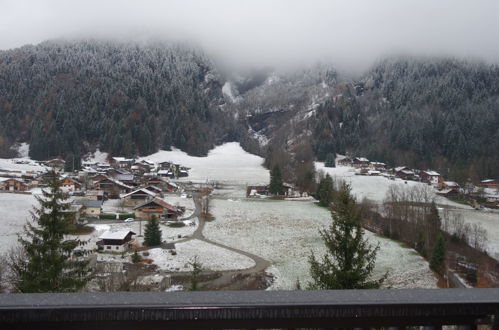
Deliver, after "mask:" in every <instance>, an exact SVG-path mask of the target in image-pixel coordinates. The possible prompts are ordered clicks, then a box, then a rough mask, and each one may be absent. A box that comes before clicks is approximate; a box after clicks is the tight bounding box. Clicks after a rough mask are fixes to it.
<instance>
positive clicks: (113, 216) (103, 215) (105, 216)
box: [99, 213, 116, 220]
mask: <svg viewBox="0 0 499 330" xmlns="http://www.w3.org/2000/svg"><path fill="white" fill-rule="evenodd" d="M99 219H108V220H114V219H116V214H114V213H101V214H100V215H99Z"/></svg>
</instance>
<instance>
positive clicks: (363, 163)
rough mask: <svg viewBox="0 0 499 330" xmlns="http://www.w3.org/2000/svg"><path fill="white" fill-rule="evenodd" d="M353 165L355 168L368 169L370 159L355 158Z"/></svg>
mask: <svg viewBox="0 0 499 330" xmlns="http://www.w3.org/2000/svg"><path fill="white" fill-rule="evenodd" d="M352 165H353V167H356V168H361V167H368V166H369V159H367V158H364V157H355V158H354V159H353V160H352Z"/></svg>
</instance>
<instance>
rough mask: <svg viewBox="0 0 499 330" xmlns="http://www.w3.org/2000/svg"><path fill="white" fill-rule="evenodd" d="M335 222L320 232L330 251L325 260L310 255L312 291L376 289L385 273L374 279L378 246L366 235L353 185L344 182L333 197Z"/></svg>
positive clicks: (310, 284)
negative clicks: (354, 196) (351, 186)
mask: <svg viewBox="0 0 499 330" xmlns="http://www.w3.org/2000/svg"><path fill="white" fill-rule="evenodd" d="M334 209H335V210H334V211H333V212H332V217H333V221H332V223H331V225H330V226H329V228H328V229H325V230H321V231H320V235H321V237H322V239H323V240H324V243H325V244H326V248H327V252H326V254H325V255H324V256H323V257H322V260H317V258H316V257H315V255H314V254H313V253H312V255H311V256H310V258H309V263H310V274H311V276H312V281H311V282H309V284H308V288H309V289H312V290H318V289H319V290H339V289H376V288H379V287H380V286H381V284H382V283H383V281H384V280H385V278H386V275H385V276H384V277H382V278H381V279H378V280H372V279H371V275H372V273H373V270H374V264H375V261H376V254H377V253H378V250H379V246H376V247H371V246H370V244H369V243H368V241H367V239H365V238H364V230H363V229H362V227H361V222H360V221H361V219H360V214H359V210H358V208H357V206H356V204H355V199H354V198H353V196H352V195H351V194H350V186H349V185H347V184H345V183H344V184H343V185H342V186H341V188H340V190H339V191H338V193H337V195H336V197H335V199H334Z"/></svg>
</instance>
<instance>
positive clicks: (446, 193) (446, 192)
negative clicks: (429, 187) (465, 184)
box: [437, 189, 459, 198]
mask: <svg viewBox="0 0 499 330" xmlns="http://www.w3.org/2000/svg"><path fill="white" fill-rule="evenodd" d="M437 195H439V196H443V197H447V198H455V197H458V196H459V190H456V189H442V190H440V191H438V192H437Z"/></svg>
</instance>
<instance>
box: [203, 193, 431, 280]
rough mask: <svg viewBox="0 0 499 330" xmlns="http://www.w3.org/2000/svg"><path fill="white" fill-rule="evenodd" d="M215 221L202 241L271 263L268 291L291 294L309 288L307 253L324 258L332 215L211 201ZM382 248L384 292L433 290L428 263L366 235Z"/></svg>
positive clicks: (309, 206)
mask: <svg viewBox="0 0 499 330" xmlns="http://www.w3.org/2000/svg"><path fill="white" fill-rule="evenodd" d="M211 213H212V214H213V215H214V216H215V221H213V222H209V223H207V224H206V227H205V231H204V232H205V236H206V237H207V238H210V239H213V240H215V241H218V242H221V243H223V244H226V245H228V246H233V247H237V248H238V249H242V250H245V251H248V252H251V253H254V254H256V255H259V256H261V257H263V258H265V259H267V260H269V261H270V262H271V263H272V264H273V267H271V268H270V269H269V270H270V271H271V272H272V273H273V274H274V275H275V276H276V281H275V282H274V284H273V285H272V287H271V289H293V288H294V285H295V283H296V280H297V279H299V280H300V282H301V283H302V284H303V283H307V281H308V280H309V265H308V261H307V258H308V256H309V255H310V252H311V251H314V253H316V254H319V255H320V254H321V253H323V252H324V246H323V242H322V240H321V238H320V236H319V233H318V230H319V229H320V228H323V227H324V226H327V225H329V223H330V221H331V216H330V213H329V212H328V211H327V210H326V209H323V208H320V207H318V206H316V205H314V204H313V202H310V201H276V200H234V201H229V200H223V199H214V200H213V201H212V204H211ZM367 237H368V238H369V240H370V241H371V242H372V243H373V244H378V243H379V244H380V251H379V254H378V259H377V264H376V270H375V272H376V276H381V275H382V274H384V273H385V272H386V271H388V272H389V279H388V282H387V283H386V285H387V286H392V287H396V288H431V287H436V280H435V278H434V277H433V275H432V273H431V271H430V270H429V268H428V263H427V262H426V261H425V260H424V259H423V258H422V257H420V256H418V255H417V253H416V252H415V251H414V250H412V249H408V248H404V247H401V246H400V245H399V244H397V243H395V242H393V241H391V240H388V239H383V238H379V237H377V236H375V235H374V234H372V233H369V232H367Z"/></svg>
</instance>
